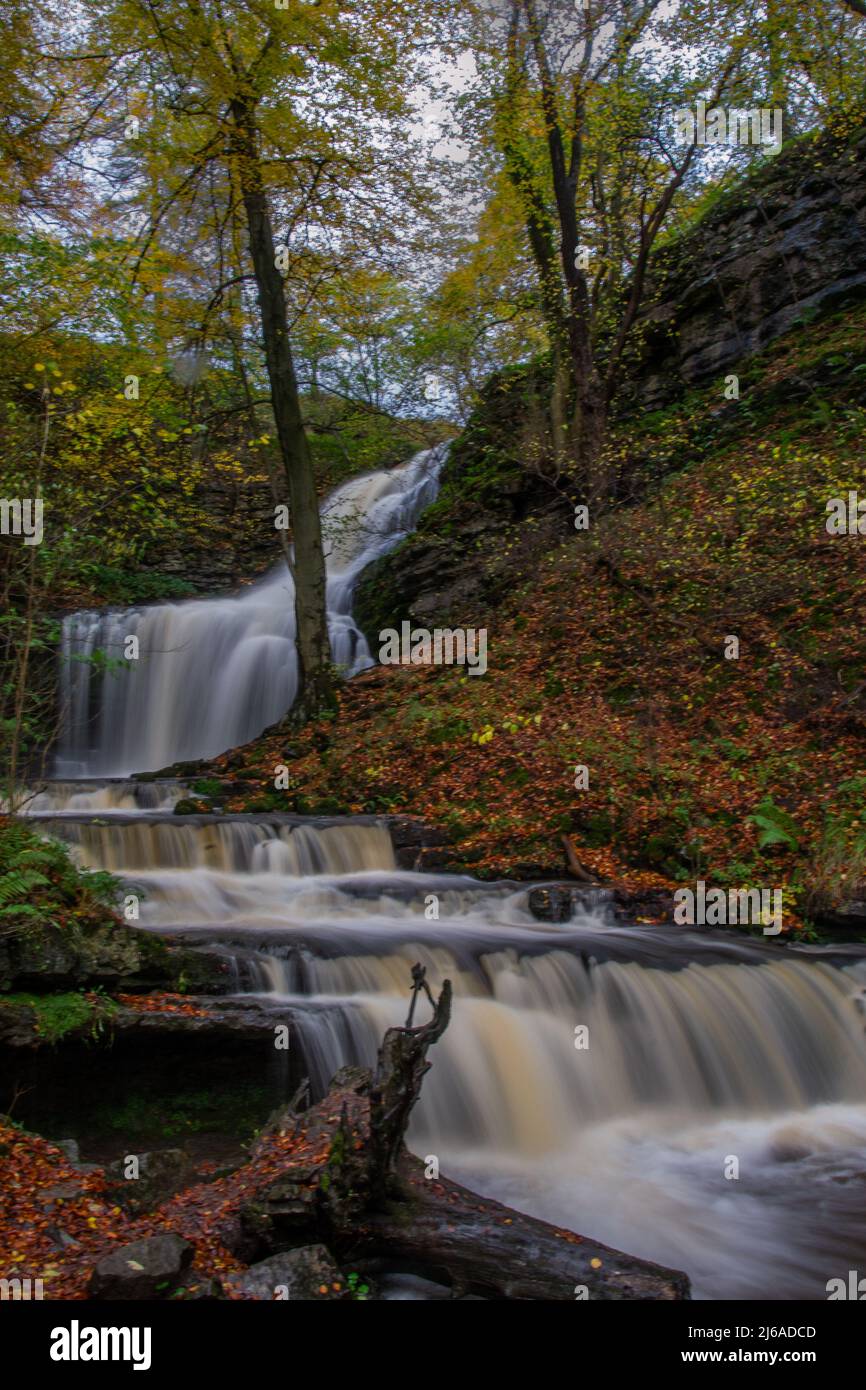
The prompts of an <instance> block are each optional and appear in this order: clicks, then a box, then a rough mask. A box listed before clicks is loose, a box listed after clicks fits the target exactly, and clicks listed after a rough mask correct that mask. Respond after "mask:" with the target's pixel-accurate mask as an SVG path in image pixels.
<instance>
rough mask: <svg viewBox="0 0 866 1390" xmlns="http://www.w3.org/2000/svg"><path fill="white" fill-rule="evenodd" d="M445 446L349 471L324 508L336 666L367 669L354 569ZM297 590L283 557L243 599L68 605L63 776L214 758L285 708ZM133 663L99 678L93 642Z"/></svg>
mask: <svg viewBox="0 0 866 1390" xmlns="http://www.w3.org/2000/svg"><path fill="white" fill-rule="evenodd" d="M446 454H447V446H439V447H437V448H436V449H432V450H426V451H424V452H422V453H420V454H418V455H416V456H415V458H413V459H412V460H411V461H410V462H409V463H407V464H404V465H403V466H402V467H400V468H394V469H391V470H387V471H386V470H382V471H380V472H377V473H373V474H369V475H365V476H363V477H358V478H352V479H350V481H349V482H347V483H345V484H344V485H343V486H342V487H340V488H338V489H337V490H336V491H335V492H334V493H333V494H332V496H331V497H330V498H329V500H328V502H327V503H326V504H325V506H324V508H323V533H324V539H325V551H326V558H327V567H328V587H327V605H328V626H329V630H330V634H331V648H332V652H333V658H334V663H335V665H336V666H338V667H339V668H340V669H342V670H343V671H344V672H346V673H347V674H353V673H354V672H356V671H359V670H362V669H363V668H364V667H365V666H368V665H370V664H371V656H370V652H369V649H368V646H367V643H366V641H365V640H364V637H363V635H362V633H361V632H360V631H359V629H358V627H357V625H356V624H355V622H354V621H353V619H352V613H351V602H352V594H353V591H354V588H355V585H356V583H357V581H358V578H359V576H360V574H361V572H362V571H363V570H364V569H365V567H366V566H367V565H369V564H370V563H371V561H373V560H375V559H376V558H377V557H378V556H380V555H383V554H384V553H385V552H386V551H388V550H390V549H392V548H393V547H394V546H395V545H396V544H397V543H398V542H399V541H400V540H401V539H402V537H403V536H405V535H406V534H407V533H408V532H409V531H411V530H412V528H413V527H414V525H415V522H416V520H417V518H418V516H419V514H420V513H421V511H422V510H423V509H424V507H425V506H427V505H428V504H429V503H430V502H431V501H432V500H433V498H434V497H435V495H436V492H437V489H438V478H439V472H440V469H441V467H442V464H443V463H444V460H445V457H446ZM294 632H295V618H294V586H293V583H292V578H291V575H290V573H289V570H288V567H287V566H286V564H285V563H284V562H281V563H280V564H278V565H277V566H276V567H275V569H274V570H272V571H271V573H270V574H269V575H268V576H267V577H266V578H265V579H263V580H261V581H260V582H259V583H257V584H254V585H252V586H251V587H250V588H248V589H245V590H244V591H243V592H241V593H240V594H238V595H236V596H233V597H228V598H218V599H191V600H187V601H185V602H183V603H164V604H158V605H154V606H148V607H139V608H128V609H122V610H118V611H108V612H105V611H95V612H82V613H76V614H73V615H72V616H71V617H69V618H67V619H66V620H65V621H64V624H63V633H62V639H61V673H60V682H61V685H60V698H61V709H62V711H63V714H64V733H63V736H62V739H61V743H60V749H59V753H58V758H57V765H56V771H57V775H58V777H61V778H62V777H66V778H70V777H79V776H80V777H84V776H93V777H109V776H122V775H124V774H127V773H130V772H132V771H146V770H151V769H157V768H161V767H167V766H169V765H170V764H172V763H174V762H178V761H180V760H192V759H196V758H206V757H212V756H214V755H216V754H217V753H221V752H223V751H224V750H225V749H226V748H232V747H235V746H236V745H238V744H241V743H245V742H248V741H249V740H250V739H252V738H255V737H256V736H257V735H258V734H260V733H261V731H262V730H263V729H265V728H267V727H268V725H269V724H272V723H274V722H275V721H276V720H277V719H279V718H280V717H281V716H282V715H283V714H285V712H286V710H288V709H289V708H290V707H291V705H292V702H293V700H294V698H295V694H296V692H297V656H296V651H295V641H294ZM131 636H135V637H137V638H138V644H139V656H138V659H137V660H129V661H126V662H124V663H123V669H121V670H118V671H113V672H108V673H106V674H104V675H100V674H97V672H96V671H95V670H94V668H93V666H92V665H91V664H90V662H89V661H88V660H87V659H86V658H89V657H91V656H93V654H94V653H95V652H97V651H100V652H103V653H104V654H105V655H106V656H108V657H110V658H115V659H120V658H122V657H123V652H124V645H125V642H126V639H127V638H128V637H131Z"/></svg>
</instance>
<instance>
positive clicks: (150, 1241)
mask: <svg viewBox="0 0 866 1390" xmlns="http://www.w3.org/2000/svg"><path fill="white" fill-rule="evenodd" d="M192 1257H193V1248H192V1246H191V1245H190V1243H189V1241H186V1240H182V1239H181V1237H180V1236H176V1235H172V1234H168V1235H161V1236H148V1237H146V1239H144V1240H134V1241H132V1242H131V1244H129V1245H122V1246H120V1248H119V1249H117V1250H112V1252H111V1254H110V1255H106V1256H105V1257H104V1258H103V1259H101V1260H100V1261H99V1264H98V1265H97V1266H96V1268H95V1269H94V1271H93V1273H92V1275H91V1276H90V1284H89V1294H90V1297H91V1298H97V1299H105V1300H118V1299H122V1300H128V1299H142V1298H167V1297H170V1295H171V1294H173V1293H174V1292H175V1290H176V1289H177V1287H178V1284H179V1282H180V1281H181V1279H182V1277H183V1274H184V1272H185V1271H186V1270H187V1269H188V1268H189V1266H190V1264H191V1263H192Z"/></svg>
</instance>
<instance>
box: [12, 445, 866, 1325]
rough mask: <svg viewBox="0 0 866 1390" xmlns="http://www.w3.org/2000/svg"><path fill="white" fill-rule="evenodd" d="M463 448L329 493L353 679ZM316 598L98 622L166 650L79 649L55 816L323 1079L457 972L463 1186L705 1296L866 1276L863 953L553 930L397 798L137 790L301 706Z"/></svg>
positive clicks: (456, 1110)
mask: <svg viewBox="0 0 866 1390" xmlns="http://www.w3.org/2000/svg"><path fill="white" fill-rule="evenodd" d="M443 457H444V454H443V452H442V451H434V452H433V453H432V454H425V455H419V456H418V458H416V459H415V460H413V461H412V462H410V464H408V465H406V466H404V468H403V469H402V470H399V469H398V470H392V471H391V472H389V473H387V474H375V475H371V476H370V477H368V478H365V479H361V480H353V482H352V483H350V484H348V485H346V487H345V488H344V489H340V490H339V491H338V493H336V494H335V495H334V498H333V499H332V500H331V503H330V504H329V506H330V515H331V516H332V517H334V518H336V519H337V520H338V521H339V523H340V528H341V529H340V533H339V534H338V535H337V536H336V538H335V539H333V540H332V545H331V554H330V559H329V565H330V583H329V608H330V612H331V628H332V634H333V636H334V642H335V652H336V654H337V659H338V661H340V662H341V664H342V665H343V666H344V667H345V668H346V669H347V670H349V671H353V670H359V669H361V668H362V667H363V666H365V665H368V664H370V661H371V656H370V653H369V650H368V648H367V644H366V642H365V641H364V638H363V636H362V635H361V634H360V632H359V631H358V629H357V627H356V626H355V624H354V622H353V621H352V617H351V596H352V590H353V587H354V584H355V582H356V580H357V578H358V576H359V574H360V573H361V570H362V569H363V568H364V567H365V566H366V564H368V563H369V561H370V559H372V558H374V557H375V556H376V555H377V554H382V553H384V551H385V550H387V549H389V548H390V547H391V546H392V545H393V544H396V542H397V540H399V538H400V536H401V535H403V534H405V533H406V531H407V530H409V529H411V527H412V526H413V525H414V523H415V520H416V518H417V516H418V514H419V513H420V510H421V509H422V508H423V506H424V505H426V504H427V503H428V502H429V501H430V500H431V499H432V497H433V496H435V492H436V486H437V483H436V479H437V476H438V469H439V467H440V465H441V462H442V459H443ZM289 589H290V579H289V576H288V572H287V570H286V568H285V566H280V567H278V568H277V570H276V571H275V572H274V573H273V574H272V575H271V576H269V577H268V578H267V579H265V580H264V581H262V582H261V583H260V584H258V585H255V586H252V587H251V588H249V589H247V590H244V591H243V592H241V593H240V594H239V595H238V596H236V597H234V598H223V599H219V600H200V601H190V602H188V603H181V604H165V605H159V606H156V607H150V608H140V609H137V610H129V611H127V612H119V613H89V614H79V615H76V616H75V617H74V618H71V619H69V620H68V621H67V624H66V628H65V631H64V638H63V643H64V654H65V655H66V656H67V657H69V656H70V655H72V654H74V653H85V654H86V653H87V652H88V651H93V650H94V649H95V648H99V647H101V648H103V649H109V650H110V649H113V648H115V647H116V646H117V644H118V642H122V639H123V637H124V636H125V635H126V634H128V633H130V632H135V633H137V634H138V635H139V637H140V639H141V649H142V660H141V663H140V665H139V667H138V668H137V669H136V670H135V671H131V672H128V673H127V672H123V673H121V675H120V676H119V677H115V678H111V677H104V678H99V677H97V676H96V675H93V674H91V672H90V670H89V668H88V667H87V666H85V665H81V664H80V663H72V664H71V665H68V664H64V668H63V669H64V672H65V675H64V680H65V681H66V682H67V685H66V688H65V695H66V698H67V702H68V707H69V709H70V712H71V718H70V723H69V728H68V731H67V735H66V739H65V742H64V744H63V747H62V749H61V753H60V757H59V760H58V765H57V774H56V775H57V780H56V781H54V782H52V783H50V784H48V785H47V786H46V788H45V790H44V791H43V792H42V793H41V795H40V796H38V797H37V798H35V799H34V800H33V801H32V802H31V803H30V805H29V807H28V813H29V815H31V816H33V817H36V818H38V820H39V822H40V823H41V824H42V826H43V827H44V829H45V830H46V831H48V832H50V833H52V834H56V835H59V836H60V837H61V838H63V839H65V840H67V841H68V842H70V843H71V844H72V845H73V847H74V852H75V854H76V856H77V858H78V860H79V862H80V863H81V864H82V865H84V866H87V867H92V868H102V869H110V870H111V871H113V872H115V873H117V874H119V875H120V876H121V877H122V878H123V879H124V880H125V881H126V882H127V883H128V884H129V891H130V892H134V893H136V894H139V895H140V897H141V918H140V922H139V927H140V929H141V930H145V931H165V932H171V933H172V934H174V935H178V934H180V935H184V936H186V937H188V939H189V941H190V942H192V943H202V944H207V945H213V944H214V943H217V944H218V945H219V946H220V949H221V950H223V951H224V952H225V953H226V954H227V956H228V958H229V959H230V960H231V961H232V969H233V972H234V985H233V988H234V990H235V992H236V993H237V994H238V995H240V996H243V997H255V998H257V999H260V1000H262V1001H264V1002H265V1003H267V1004H268V1005H269V1006H270V1005H272V1006H274V1007H275V1008H277V1009H279V1010H280V1011H281V1012H282V1014H284V1015H285V1014H288V1016H290V1017H291V1020H292V1025H291V1032H292V1038H291V1047H292V1049H293V1052H296V1053H297V1054H299V1056H298V1063H299V1066H300V1070H301V1071H302V1072H303V1073H305V1074H309V1075H310V1077H311V1079H312V1083H313V1087H314V1091H315V1094H316V1095H321V1094H322V1093H323V1092H324V1090H325V1089H326V1087H327V1084H328V1081H329V1080H330V1077H331V1075H332V1074H333V1073H334V1071H336V1069H337V1068H338V1067H340V1066H341V1065H343V1064H346V1063H360V1064H364V1065H369V1064H371V1063H372V1061H373V1060H374V1058H375V1052H376V1047H377V1044H378V1042H379V1041H380V1040H381V1036H382V1033H383V1030H384V1029H385V1028H386V1027H387V1026H388V1025H390V1024H396V1023H401V1022H403V1021H405V1015H406V1007H407V993H408V982H409V970H410V967H411V965H412V964H413V962H415V961H421V962H422V963H423V964H424V965H425V966H426V967H427V974H428V978H429V980H430V983H431V986H432V988H433V990H434V991H436V990H437V989H438V988H439V986H440V984H441V982H442V980H443V978H445V977H448V978H450V979H451V980H452V981H453V984H454V991H455V1001H454V1011H453V1019H452V1022H451V1024H450V1026H449V1028H448V1030H447V1032H446V1033H445V1035H444V1037H443V1038H442V1040H441V1041H440V1042H439V1043H438V1044H437V1045H436V1047H435V1049H434V1050H433V1052H432V1053H431V1060H432V1062H433V1067H432V1070H431V1071H430V1073H429V1074H428V1076H427V1077H426V1079H425V1082H424V1089H423V1093H422V1098H421V1102H420V1104H419V1106H418V1108H417V1110H416V1112H415V1117H414V1120H413V1123H412V1127H411V1131H410V1143H411V1146H412V1148H413V1149H414V1151H415V1152H416V1153H418V1154H419V1155H421V1156H422V1157H426V1156H428V1155H435V1156H436V1157H437V1158H438V1161H439V1165H440V1168H441V1170H442V1172H443V1173H445V1174H447V1175H448V1176H449V1177H451V1178H454V1179H456V1180H458V1181H461V1182H464V1183H466V1184H467V1185H468V1186H470V1187H473V1188H475V1189H476V1190H478V1191H480V1192H482V1193H484V1194H486V1195H488V1196H491V1197H495V1198H498V1199H500V1200H502V1201H505V1202H507V1203H508V1204H510V1205H512V1206H514V1207H517V1208H519V1209H521V1210H523V1211H526V1212H529V1213H531V1214H533V1215H535V1216H539V1217H542V1218H545V1219H547V1220H550V1221H553V1222H556V1223H559V1224H564V1225H567V1226H570V1227H571V1228H573V1229H574V1230H576V1231H580V1232H582V1233H584V1234H586V1235H590V1236H592V1237H594V1238H597V1239H598V1240H601V1241H603V1242H606V1243H608V1244H610V1245H613V1246H617V1247H619V1248H621V1249H623V1250H626V1251H628V1252H629V1253H630V1254H633V1255H637V1256H642V1257H645V1258H648V1259H651V1260H656V1261H659V1262H661V1263H663V1264H666V1265H672V1266H675V1267H677V1268H681V1269H684V1270H685V1271H686V1272H687V1273H688V1274H689V1276H690V1278H691V1279H692V1281H693V1293H694V1296H695V1297H701V1298H715V1299H723V1298H734V1299H759V1300H773V1299H791V1298H810V1299H823V1298H825V1297H826V1291H825V1290H826V1284H827V1281H828V1280H829V1279H831V1278H836V1277H842V1278H845V1277H847V1271H848V1270H849V1269H858V1270H859V1271H861V1273H866V1200H864V1198H866V1035H864V1022H866V1018H864V1012H863V1009H864V997H866V996H864V986H866V960H864V958H863V952H862V949H861V948H856V947H842V948H837V949H835V950H832V951H831V950H825V949H822V948H808V947H803V948H799V949H797V948H794V947H785V946H780V945H779V944H778V943H775V942H770V941H765V940H761V939H755V938H746V937H744V936H738V935H736V934H734V933H725V932H720V931H706V930H700V929H695V928H678V927H673V926H670V927H665V926H647V925H640V924H634V925H627V924H623V923H622V922H617V921H615V920H614V919H613V918H610V917H608V916H607V915H606V913H605V911H604V909H603V908H597V909H595V910H590V909H587V910H585V911H582V912H578V914H577V915H576V916H575V917H574V918H573V920H572V921H571V922H568V923H565V924H562V925H551V924H549V923H543V922H540V921H538V920H536V918H535V917H534V916H533V915H532V913H531V911H530V908H529V887H530V885H526V884H523V885H521V884H513V883H501V884H487V883H481V882H478V881H475V880H473V879H471V878H469V877H456V876H447V875H441V874H439V875H435V874H422V873H417V872H411V871H408V870H405V869H401V868H399V867H398V864H397V860H396V857H395V851H394V847H393V844H392V839H391V835H390V833H389V826H388V821H387V819H386V818H381V819H379V820H377V819H376V818H375V817H355V818H349V817H346V818H340V817H333V818H330V819H329V818H315V819H312V818H308V819H304V818H301V817H298V816H288V815H287V816H280V815H276V814H261V815H246V816H242V815H238V816H235V815H231V814H223V815H212V816H183V817H179V816H175V815H173V814H172V807H173V806H174V804H175V803H176V802H177V801H178V800H179V799H180V798H181V797H182V796H184V795H185V794H186V789H185V788H184V787H183V786H182V785H181V784H180V783H177V782H171V781H161V782H147V781H138V782H136V780H135V779H134V777H133V776H131V774H133V773H134V772H136V771H144V770H147V769H148V768H150V769H153V768H158V767H163V766H165V765H167V764H169V763H171V762H173V761H175V760H177V759H181V758H194V757H203V756H207V755H210V754H214V753H217V752H220V751H222V750H223V749H225V748H227V747H231V746H234V745H235V744H237V743H239V742H241V741H243V740H244V739H249V738H252V737H254V736H255V735H256V734H257V733H258V732H260V731H261V729H262V728H264V727H265V726H266V725H267V724H269V723H270V722H273V720H275V719H276V718H278V717H279V716H280V715H281V714H282V713H283V712H284V711H285V709H286V708H287V706H288V705H289V704H290V702H291V698H292V694H293V691H294V681H295V670H294V646H293V640H292V623H291V602H290V594H289ZM431 902H433V903H435V905H436V910H438V918H437V917H435V916H434V917H433V918H432V919H431V917H430V904H431ZM582 1029H585V1030H586V1033H585V1034H582V1033H578V1032H576V1030H582ZM582 1038H585V1040H586V1041H587V1043H588V1045H587V1046H580V1045H578V1044H579V1043H580V1042H581V1040H582ZM735 1169H738V1175H737V1176H734V1175H733V1174H734V1170H735Z"/></svg>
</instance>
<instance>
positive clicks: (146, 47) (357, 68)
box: [88, 0, 416, 717]
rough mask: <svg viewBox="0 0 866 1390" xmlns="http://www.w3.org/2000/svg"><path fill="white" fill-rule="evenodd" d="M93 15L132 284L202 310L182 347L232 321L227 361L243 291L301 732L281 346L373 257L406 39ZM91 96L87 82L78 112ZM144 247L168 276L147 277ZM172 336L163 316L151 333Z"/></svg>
mask: <svg viewBox="0 0 866 1390" xmlns="http://www.w3.org/2000/svg"><path fill="white" fill-rule="evenodd" d="M104 10H105V12H104V14H100V15H99V16H98V17H97V19H95V21H94V25H93V28H92V32H91V35H90V36H89V40H88V42H89V46H90V48H91V49H92V50H96V51H98V50H99V49H100V47H101V48H102V50H103V51H105V52H106V53H108V54H110V55H112V61H114V60H115V59H116V57H117V55H119V54H125V58H124V63H125V67H126V71H127V86H128V89H131V90H133V91H134V92H135V93H136V101H135V109H134V111H133V112H132V116H131V117H130V114H129V111H130V110H131V109H132V107H131V105H130V107H129V108H128V110H127V111H126V112H123V111H122V110H121V109H119V108H118V109H115V110H114V111H113V113H112V115H113V120H114V123H115V127H116V126H117V124H118V122H123V124H124V126H125V133H126V139H125V141H124V142H123V143H122V144H121V145H120V146H119V147H118V151H117V154H116V157H115V159H114V161H113V163H112V169H111V175H112V179H113V189H114V200H115V209H116V214H117V217H118V219H120V220H121V222H122V221H123V220H124V219H125V220H126V222H127V224H128V223H129V221H130V219H131V218H132V216H133V214H134V215H135V217H136V218H137V219H138V226H137V254H136V257H135V261H134V265H133V273H134V277H135V279H136V281H137V282H138V283H139V285H140V286H141V289H142V292H143V293H150V294H153V293H157V292H158V293H159V294H160V295H161V296H163V297H165V296H169V297H170V296H171V295H172V294H174V295H175V296H181V297H183V296H186V297H188V298H189V297H190V296H191V297H192V298H193V299H195V298H199V300H200V299H201V297H202V295H203V294H205V293H206V294H207V296H208V305H207V309H206V311H205V313H204V315H203V316H202V317H201V324H200V335H201V337H204V336H205V335H206V334H207V333H208V332H209V331H210V330H211V329H212V328H213V326H214V323H215V322H216V321H217V320H218V319H219V316H220V315H221V314H222V315H223V324H225V321H226V320H227V319H233V321H234V323H235V328H234V331H233V332H232V334H231V339H232V351H233V355H234V356H235V359H236V360H237V359H238V357H239V354H240V352H241V338H242V336H243V331H244V320H245V318H246V317H247V316H248V314H249V312H250V311H251V310H252V308H253V306H252V304H251V303H250V300H249V293H248V291H249V287H250V285H253V286H254V287H255V292H256V296H257V308H256V311H255V312H256V315H257V320H258V329H259V334H260V341H261V344H262V347H263V350H264V362H265V369H266V376H267V381H268V384H269V389H270V402H271V406H272V410H273V415H274V421H275V425H276V433H277V439H278V442H279V447H280V454H281V458H282V463H283V469H284V472H285V476H286V481H287V485H288V492H289V500H290V507H291V523H292V533H293V541H294V560H293V566H292V568H293V574H294V581H295V613H296V622H297V646H298V658H299V677H300V690H299V695H298V699H297V702H296V706H295V713H296V715H297V716H299V717H307V716H310V715H315V714H316V713H318V712H319V711H321V710H322V709H323V708H325V707H326V706H327V705H328V704H329V703H330V702H331V699H332V673H331V667H330V645H329V638H328V629H327V621H326V608H325V579H326V576H325V562H324V554H323V547H322V535H321V524H320V518H319V508H318V502H317V497H316V489H315V482H314V476H313V468H312V462H311V454H310V447H309V443H308V439H307V435H306V431H305V428H304V422H303V416H302V408H301V399H300V391H299V383H298V372H297V367H296V360H295V351H294V347H293V343H292V334H293V331H296V330H297V325H298V323H299V320H300V319H302V318H303V315H304V313H305V312H306V309H307V308H308V305H309V302H312V300H313V299H314V298H315V295H316V294H317V293H319V292H320V288H321V284H322V283H323V282H326V281H327V280H328V278H329V277H332V276H333V275H334V274H336V273H338V271H339V269H340V265H341V262H342V261H343V260H344V259H345V258H346V257H347V256H356V255H357V248H358V246H359V245H365V246H366V247H370V246H372V245H373V244H374V240H373V236H372V235H371V225H370V224H371V222H372V218H371V215H370V214H371V204H370V203H369V201H367V203H366V206H365V200H369V198H370V196H371V193H372V183H373V181H374V180H375V182H377V183H379V184H380V185H381V189H382V192H383V193H384V190H385V186H386V185H387V182H388V178H389V171H390V170H391V169H392V167H393V162H392V159H391V156H390V155H388V154H387V153H386V152H385V149H384V145H383V140H384V132H385V131H386V129H387V127H388V126H389V123H390V124H393V123H394V122H399V121H400V120H401V119H402V117H403V114H404V107H405V95H404V94H405V89H406V73H407V70H408V65H409V60H410V57H411V51H412V44H413V42H414V36H415V32H416V24H415V21H414V20H410V14H411V8H410V7H409V6H408V5H405V4H402V3H394V2H393V0H391V3H389V2H388V0H356V3H354V4H352V5H345V4H343V3H340V0H320V3H317V4H315V5H311V4H307V3H304V0H285V4H283V5H280V6H279V7H277V6H275V5H274V4H273V3H270V2H269V0H253V3H240V0H225V3H223V0H192V3H189V4H187V3H182V0H161V3H155V0H106V3H105V7H104ZM103 79H104V73H102V72H100V70H99V69H98V68H97V70H96V71H95V72H94V74H93V76H92V79H91V81H92V85H93V89H94V94H97V93H98V92H99V90H100V81H101V80H103ZM239 221H240V222H241V223H242V224H243V228H244V236H243V237H240V236H239V235H238V225H239ZM244 243H245V244H244ZM157 247H161V248H162V250H163V252H164V253H165V252H168V253H169V255H171V254H173V255H174V264H173V265H172V264H169V265H168V267H167V268H166V267H162V269H161V270H160V273H159V274H158V275H154V273H153V266H152V258H153V255H154V250H155V248H157ZM290 288H291V292H292V294H293V295H295V296H297V297H296V298H295V299H294V300H293V302H290V301H289V289H290ZM169 313H170V311H169ZM177 329H178V315H177V314H176V313H175V315H174V316H173V320H172V321H170V322H169V324H168V325H167V327H166V329H165V332H166V334H170V333H171V332H172V331H173V332H175V333H176V332H177ZM187 332H188V330H187ZM188 336H189V334H188ZM196 350H197V351H200V350H201V342H199V343H198V345H197V349H196Z"/></svg>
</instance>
